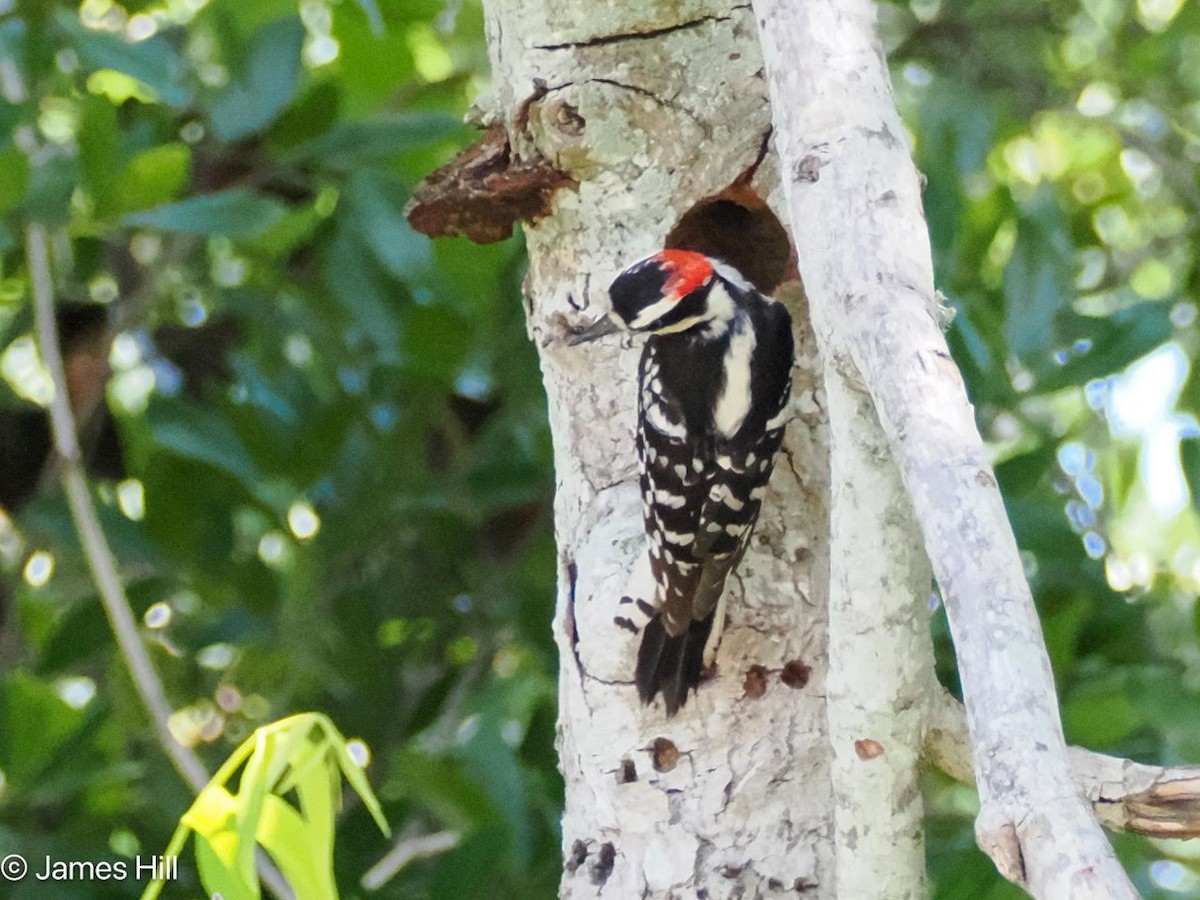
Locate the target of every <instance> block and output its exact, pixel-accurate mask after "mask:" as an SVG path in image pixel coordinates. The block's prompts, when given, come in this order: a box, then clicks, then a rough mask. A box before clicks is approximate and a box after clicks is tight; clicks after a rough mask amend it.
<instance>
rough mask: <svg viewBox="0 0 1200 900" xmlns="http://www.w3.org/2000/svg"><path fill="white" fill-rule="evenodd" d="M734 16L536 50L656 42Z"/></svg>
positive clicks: (704, 18)
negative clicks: (631, 42)
mask: <svg viewBox="0 0 1200 900" xmlns="http://www.w3.org/2000/svg"><path fill="white" fill-rule="evenodd" d="M749 8H750V4H749V3H742V4H736V5H734V6H731V7H730V11H731V12H732V11H734V10H746V9H749ZM732 19H733V16H700V17H699V18H696V19H689V20H688V21H686V22H680V23H679V24H678V25H667V26H664V27H662V28H648V29H646V30H644V31H626V32H620V33H617V34H602V35H598V36H596V37H591V38H585V39H583V40H577V41H562V42H560V43H557V44H534V45H533V49H534V50H548V51H556V50H579V49H581V48H584V47H604V46H607V45H609V44H620V43H624V42H627V41H646V40H655V39H657V38H662V37H666V36H667V35H670V34H677V33H679V32H681V31H688V30H690V29H693V28H699V27H700V26H702V25H708V24H710V23H719V22H729V21H731V20H732Z"/></svg>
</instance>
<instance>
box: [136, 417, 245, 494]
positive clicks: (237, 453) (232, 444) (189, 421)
mask: <svg viewBox="0 0 1200 900" xmlns="http://www.w3.org/2000/svg"><path fill="white" fill-rule="evenodd" d="M146 419H147V421H148V422H149V424H150V430H151V433H152V434H153V436H154V440H155V442H156V443H157V444H158V446H159V447H161V448H163V449H164V450H168V451H171V452H173V453H176V454H178V455H179V456H183V457H185V458H187V459H194V460H198V461H200V462H204V463H208V464H209V465H211V466H215V467H216V468H218V469H220V470H221V471H223V472H225V473H227V474H229V475H232V476H233V477H234V478H236V479H237V480H238V481H240V482H241V483H242V484H244V485H246V486H247V488H248V489H253V487H254V486H255V485H257V484H258V483H259V482H261V481H262V472H261V471H260V470H259V468H258V465H257V464H256V463H255V462H254V459H253V458H252V457H251V456H250V453H249V452H248V451H247V450H246V447H245V445H244V444H243V443H242V441H241V438H239V437H238V435H237V433H236V432H235V431H234V430H233V428H232V427H231V426H230V425H229V423H228V422H226V421H225V420H224V419H220V418H218V417H217V416H215V415H214V414H212V413H211V412H209V411H208V410H204V409H201V408H199V407H195V406H191V405H188V404H183V403H157V404H154V405H152V406H151V407H150V408H149V409H148V410H147V414H146Z"/></svg>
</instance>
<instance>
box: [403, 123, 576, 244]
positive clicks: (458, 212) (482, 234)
mask: <svg viewBox="0 0 1200 900" xmlns="http://www.w3.org/2000/svg"><path fill="white" fill-rule="evenodd" d="M564 187H571V188H574V187H576V182H575V180H574V179H573V178H571V176H569V175H567V174H566V173H565V172H562V171H560V170H558V169H556V168H555V167H554V166H552V165H551V164H550V163H549V162H547V161H546V160H545V159H541V158H539V159H534V160H523V159H519V158H518V157H517V156H516V155H515V154H514V153H513V149H512V144H511V143H510V142H509V139H508V133H507V132H506V131H505V130H504V126H502V125H493V126H492V127H491V128H489V129H488V130H487V132H486V133H485V134H484V136H483V137H482V138H480V139H479V140H478V141H476V142H475V143H474V144H472V145H471V146H470V147H468V148H467V149H466V150H463V151H462V152H461V153H459V154H458V155H457V156H456V157H454V159H452V160H450V162H448V163H446V165H444V166H442V167H441V168H440V169H435V170H434V171H433V172H431V173H430V174H429V175H428V176H427V177H426V178H425V179H424V180H423V181H422V182H421V183H420V184H418V185H417V186H416V188H415V189H414V190H413V197H412V200H411V201H410V202H409V204H408V206H407V207H406V208H405V210H404V214H405V216H406V217H407V218H408V222H409V224H410V225H412V227H413V228H415V229H416V230H417V231H419V232H421V233H422V234H424V235H427V236H429V237H431V238H437V237H459V236H461V237H466V238H469V239H470V240H472V241H474V242H475V243H477V244H494V243H496V242H497V241H502V240H504V239H505V238H507V237H509V236H510V235H511V234H512V230H513V225H515V224H516V223H517V222H519V221H522V222H537V221H538V220H539V219H541V218H543V217H545V216H548V215H550V214H551V212H553V198H554V194H555V192H556V191H558V190H559V189H560V188H564Z"/></svg>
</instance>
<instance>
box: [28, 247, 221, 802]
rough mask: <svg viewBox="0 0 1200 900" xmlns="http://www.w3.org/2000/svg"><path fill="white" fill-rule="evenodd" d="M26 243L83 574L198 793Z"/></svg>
mask: <svg viewBox="0 0 1200 900" xmlns="http://www.w3.org/2000/svg"><path fill="white" fill-rule="evenodd" d="M26 239H27V242H28V243H27V252H28V256H29V273H30V277H31V278H32V280H33V298H34V315H35V321H36V323H37V334H38V349H39V350H40V352H41V356H42V362H43V363H44V364H45V366H46V368H47V369H48V370H49V372H50V377H51V379H52V380H53V381H54V399H53V400H52V401H51V403H50V424H51V428H52V431H53V433H54V448H55V450H56V451H57V452H58V455H59V457H60V458H61V459H62V461H63V469H62V478H63V486H64V488H65V489H66V492H67V502H68V504H69V505H70V507H71V517H72V518H73V519H74V520H75V527H76V529H77V530H78V531H79V540H80V543H81V544H82V545H83V552H84V556H85V557H86V559H87V564H88V568H89V569H90V570H91V573H92V578H93V579H94V580H95V582H96V588H97V590H98V591H99V592H100V602H101V603H102V604H103V605H104V612H105V614H106V615H107V616H108V620H109V623H110V624H111V625H112V629H113V633H114V634H115V635H116V638H117V645H118V646H119V647H120V649H121V656H122V657H123V658H124V660H125V665H126V667H127V668H128V669H129V675H130V677H131V678H132V679H133V684H134V687H135V688H136V689H137V692H138V696H139V697H140V698H141V700H142V703H143V705H144V706H145V707H146V710H147V712H149V713H150V719H151V721H152V723H153V725H154V731H155V733H156V735H157V736H158V741H159V743H160V744H161V745H162V748H163V750H164V751H166V754H167V756H168V757H170V759H171V762H172V764H173V765H174V766H175V768H176V770H177V771H178V772H179V774H180V775H181V776H183V780H184V781H186V782H187V784H188V785H189V786H190V787H191V788H192V790H193V791H195V792H199V791H200V789H201V788H203V787H204V785H206V784H207V783H208V772H207V771H206V770H205V768H204V764H203V763H201V762H200V759H199V757H197V756H196V754H195V753H193V752H192V750H191V749H190V748H189V747H185V746H183V744H181V743H179V741H177V740H176V739H175V737H174V735H172V734H171V730H170V728H169V727H168V726H167V720H168V718H170V715H171V707H170V705H169V704H168V703H167V698H166V694H165V692H164V691H163V686H162V682H160V681H159V679H158V675H157V673H155V671H154V666H153V664H152V663H151V662H150V655H149V653H147V652H146V646H145V644H143V643H142V639H141V635H140V634H139V633H138V627H137V623H136V622H135V621H134V618H133V611H132V610H131V609H130V608H129V600H128V598H127V597H126V596H125V588H124V586H123V585H122V584H121V577H120V575H119V574H118V573H117V564H116V560H115V558H114V557H113V553H112V549H111V548H110V547H109V546H108V540H107V539H106V538H105V536H104V532H103V530H102V529H101V527H100V519H99V516H97V514H96V507H95V506H94V505H93V504H92V498H91V495H90V494H89V492H88V485H87V476H86V475H85V474H84V471H83V455H82V453H81V451H80V449H79V435H78V432H77V431H76V428H75V417H74V415H73V414H72V412H71V400H70V397H69V395H68V394H67V379H66V374H65V373H64V371H63V360H62V351H61V349H60V347H59V344H58V332H57V328H56V326H55V317H54V290H53V287H52V286H51V283H50V261H49V254H48V251H47V243H46V230H45V228H44V227H43V226H41V225H30V226H29V227H28V229H27V231H26Z"/></svg>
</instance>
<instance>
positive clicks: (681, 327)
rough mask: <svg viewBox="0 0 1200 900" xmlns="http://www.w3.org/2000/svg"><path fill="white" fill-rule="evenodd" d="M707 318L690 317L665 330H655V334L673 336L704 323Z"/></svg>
mask: <svg viewBox="0 0 1200 900" xmlns="http://www.w3.org/2000/svg"><path fill="white" fill-rule="evenodd" d="M707 318H708V317H707V316H691V317H689V318H687V319H683V320H682V321H679V322H676V323H675V324H674V325H668V326H667V327H666V328H656V329H655V333H657V334H674V333H675V332H677V331H687V330H688V329H689V328H691V327H692V326H693V325H699V324H700V323H701V322H703V321H705V320H706V319H707Z"/></svg>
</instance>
